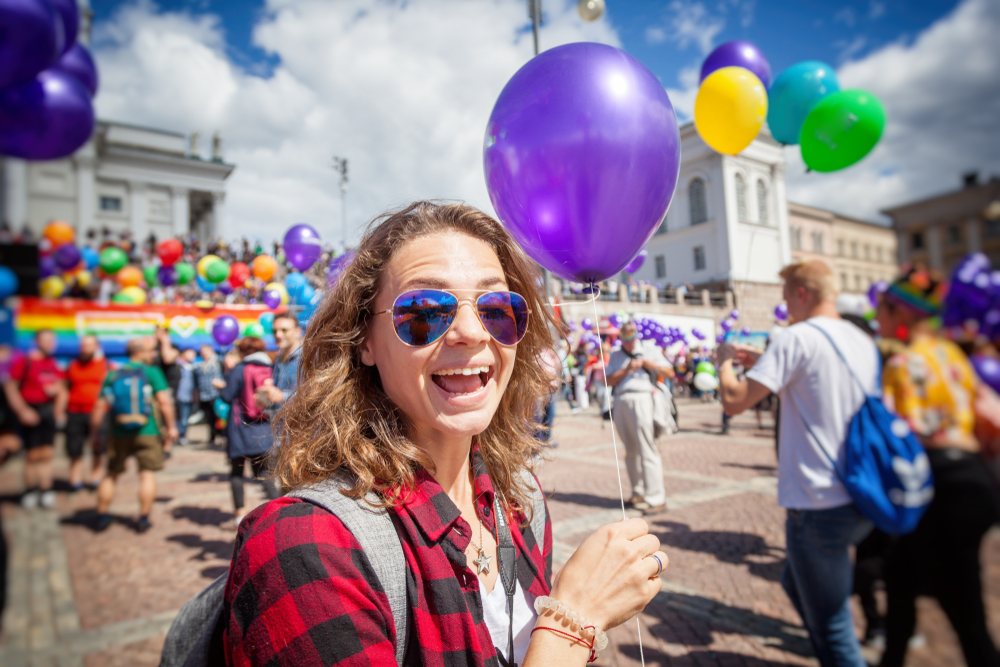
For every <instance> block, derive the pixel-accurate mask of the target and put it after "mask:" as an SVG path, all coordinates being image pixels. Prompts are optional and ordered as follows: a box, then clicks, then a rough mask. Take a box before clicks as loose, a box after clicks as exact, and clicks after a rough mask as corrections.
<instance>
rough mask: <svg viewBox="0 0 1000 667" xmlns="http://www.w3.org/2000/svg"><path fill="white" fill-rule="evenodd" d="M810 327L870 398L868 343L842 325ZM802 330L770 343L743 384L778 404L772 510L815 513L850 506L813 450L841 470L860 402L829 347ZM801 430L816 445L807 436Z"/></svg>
mask: <svg viewBox="0 0 1000 667" xmlns="http://www.w3.org/2000/svg"><path fill="white" fill-rule="evenodd" d="M809 323H812V324H815V325H817V326H819V327H821V328H822V329H823V330H824V331H826V332H827V333H828V334H830V337H831V338H833V340H834V342H836V344H837V347H838V348H839V349H840V351H841V352H842V353H843V354H844V356H845V357H846V358H847V362H848V363H849V364H850V365H851V369H853V370H854V374H855V375H857V376H858V379H859V380H860V381H861V382H862V383H863V384H864V391H865V392H867V393H869V394H873V393H875V392H876V386H875V385H876V383H877V381H878V366H879V363H880V361H879V352H878V348H877V347H875V342H874V341H873V340H872V339H871V337H869V336H868V334H866V333H865V332H863V331H862V330H861V329H859V328H858V327H857V326H855V325H853V324H851V323H850V322H848V321H846V320H840V319H836V320H835V319H832V318H829V317H814V318H812V319H811V320H809ZM809 323H806V322H801V323H799V324H795V325H793V326H791V327H788V329H787V330H786V331H784V332H783V333H782V334H781V335H780V336H777V337H776V338H775V339H774V340H773V341H772V342H771V345H770V347H768V348H767V351H766V352H764V354H763V355H762V356H761V358H760V359H759V360H758V361H757V363H756V364H755V365H754V367H753V368H752V369H751V370H750V371H748V372H747V377H748V378H750V379H752V380H756V381H757V382H759V383H761V384H762V385H764V386H765V387H767V388H768V389H770V390H771V391H773V392H774V393H776V394H778V395H779V396H780V398H781V424H780V437H779V445H778V504H779V505H781V506H782V507H786V508H788V509H810V510H819V509H829V508H832V507H840V506H842V505H847V504H850V502H851V497H850V495H848V493H847V489H845V488H844V485H843V484H842V483H841V482H840V479H838V477H837V473H836V472H835V471H834V470H833V468H832V467H831V465H830V460H829V459H828V458H827V456H826V455H824V454H823V451H821V450H820V449H819V448H820V447H822V448H823V450H825V451H826V452H827V454H829V456H830V458H832V459H833V460H834V461H837V462H838V465H839V464H840V460H841V457H842V456H843V452H844V439H845V438H846V437H847V427H848V425H849V424H850V422H851V419H853V418H854V415H855V414H856V413H857V411H858V410H859V409H860V408H861V405H862V403H864V400H865V394H864V393H863V392H862V390H861V388H860V387H859V386H858V383H857V382H855V381H854V379H853V378H852V377H851V374H850V371H848V369H847V367H846V366H845V365H844V362H843V361H841V360H840V357H839V356H837V352H836V351H835V350H834V349H833V346H832V345H831V344H830V341H828V340H827V339H826V336H824V335H823V334H822V333H820V332H819V331H816V330H815V329H814V328H813V327H812V326H810V324H809ZM806 423H808V424H809V428H810V430H811V431H812V433H813V435H814V436H815V437H816V439H817V440H818V442H817V441H816V440H813V438H812V437H809V436H808V432H807V431H806V427H805V424H806Z"/></svg>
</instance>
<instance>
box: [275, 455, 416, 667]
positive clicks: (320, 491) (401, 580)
mask: <svg viewBox="0 0 1000 667" xmlns="http://www.w3.org/2000/svg"><path fill="white" fill-rule="evenodd" d="M349 486H351V481H350V479H349V478H348V477H347V476H346V474H335V475H334V476H332V477H330V478H329V479H327V480H324V481H322V482H318V483H316V484H312V485H310V486H304V487H301V488H299V489H295V490H294V491H292V492H291V493H289V494H288V495H289V496H291V497H293V498H301V499H302V500H306V501H308V502H310V503H312V504H314V505H317V506H319V507H322V508H323V509H325V510H326V511H327V512H329V513H330V514H333V515H334V516H336V517H337V518H338V519H340V521H341V523H343V524H344V527H345V528H347V530H349V531H351V534H352V535H354V537H355V538H356V539H357V540H358V542H359V543H360V544H361V549H362V550H363V551H364V552H365V555H366V556H367V557H368V561H369V562H370V563H371V564H372V568H373V569H374V570H375V575H376V576H377V577H378V580H379V582H380V583H381V584H382V590H384V591H385V594H386V597H388V598H389V607H390V608H391V609H392V617H393V620H394V621H395V623H396V664H397V665H402V664H403V658H404V657H405V656H406V645H407V638H408V629H409V628H408V627H407V620H408V618H407V616H408V614H409V608H408V606H407V604H406V559H405V558H404V557H403V545H402V544H400V542H399V535H398V534H397V533H396V527H395V526H394V525H393V523H392V519H391V518H390V517H389V512H388V511H387V510H385V509H375V508H374V507H372V506H371V505H369V504H368V502H365V501H369V502H372V503H378V502H380V501H381V499H380V498H379V497H378V495H376V494H375V492H369V494H368V495H367V496H365V498H364V500H355V499H354V498H349V497H348V496H345V495H344V494H343V493H341V489H345V488H348V487H349Z"/></svg>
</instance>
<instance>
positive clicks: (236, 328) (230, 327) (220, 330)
mask: <svg viewBox="0 0 1000 667" xmlns="http://www.w3.org/2000/svg"><path fill="white" fill-rule="evenodd" d="M239 335H240V324H239V322H237V321H236V318H235V317H233V316H232V315H223V316H221V317H220V318H219V319H217V320H215V324H213V325H212V338H214V339H215V342H216V343H218V344H219V345H229V344H231V343H232V342H233V341H234V340H236V337H237V336H239Z"/></svg>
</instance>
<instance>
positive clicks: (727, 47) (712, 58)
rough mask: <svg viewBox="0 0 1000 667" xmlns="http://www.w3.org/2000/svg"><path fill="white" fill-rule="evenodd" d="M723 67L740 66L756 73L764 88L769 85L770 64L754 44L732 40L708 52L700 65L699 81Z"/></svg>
mask: <svg viewBox="0 0 1000 667" xmlns="http://www.w3.org/2000/svg"><path fill="white" fill-rule="evenodd" d="M723 67H742V68H744V69H748V70H750V71H751V72H753V73H754V74H756V75H757V78H758V79H760V82H761V83H763V84H764V88H770V87H771V65H769V64H768V62H767V58H765V57H764V54H763V53H761V51H760V49H758V48H757V47H756V46H755V45H753V44H751V43H750V42H744V41H743V40H734V41H732V42H726V43H725V44H720V45H719V46H717V47H716V48H715V50H714V51H712V52H711V53H709V54H708V57H707V58H705V62H704V64H702V66H701V78H700V79H699V83H700V82H702V81H704V80H705V79H706V78H708V75H709V74H711V73H712V72H714V71H715V70H717V69H722V68H723Z"/></svg>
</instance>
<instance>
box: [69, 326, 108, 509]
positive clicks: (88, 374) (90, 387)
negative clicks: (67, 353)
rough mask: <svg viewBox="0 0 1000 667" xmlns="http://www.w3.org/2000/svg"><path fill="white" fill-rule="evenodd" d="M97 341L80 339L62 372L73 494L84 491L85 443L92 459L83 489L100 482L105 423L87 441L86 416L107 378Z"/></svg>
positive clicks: (88, 415)
mask: <svg viewBox="0 0 1000 667" xmlns="http://www.w3.org/2000/svg"><path fill="white" fill-rule="evenodd" d="M98 352H100V346H99V345H98V343H97V337H96V336H93V335H87V336H84V337H83V338H82V339H81V340H80V354H79V356H77V358H76V359H74V360H73V361H71V362H70V364H69V368H68V369H67V370H66V377H67V379H68V380H69V407H68V409H67V415H66V454H67V456H69V459H70V465H69V486H70V489H71V490H73V491H79V490H80V489H82V488H83V487H84V482H83V448H84V447H83V446H84V444H85V443H87V441H90V442H91V443H92V444H93V458H92V460H91V464H90V481H89V482H87V484H86V486H87V488H90V489H96V488H97V485H98V483H99V482H100V481H101V463H102V462H103V458H104V443H105V442H106V440H107V423H103V424H102V429H101V432H99V433H98V437H97V438H96V439H92V438H91V437H90V413H91V412H93V411H94V404H96V403H97V397H98V395H100V393H101V387H102V386H103V385H104V380H105V378H106V377H107V375H108V361H107V359H105V358H104V357H103V356H101V355H99V354H98Z"/></svg>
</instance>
